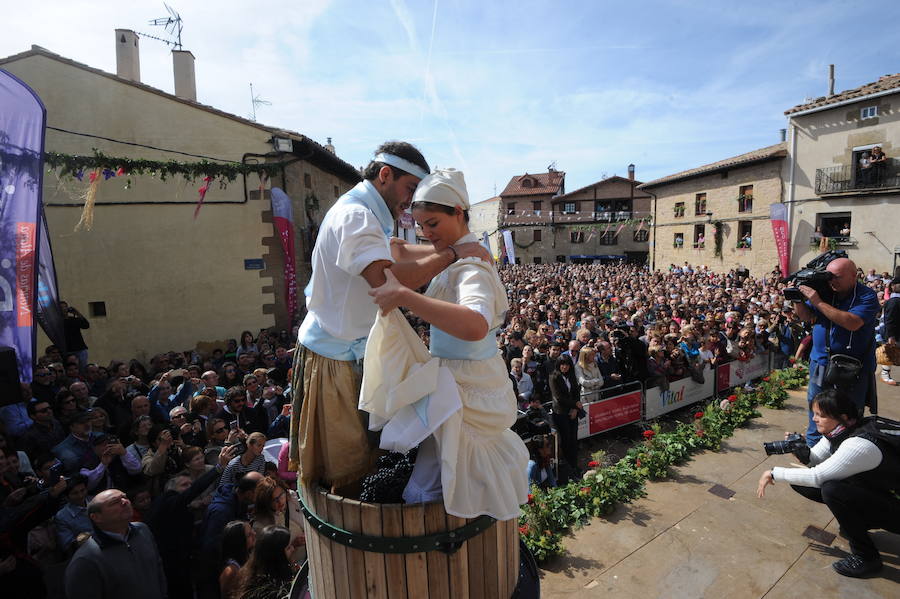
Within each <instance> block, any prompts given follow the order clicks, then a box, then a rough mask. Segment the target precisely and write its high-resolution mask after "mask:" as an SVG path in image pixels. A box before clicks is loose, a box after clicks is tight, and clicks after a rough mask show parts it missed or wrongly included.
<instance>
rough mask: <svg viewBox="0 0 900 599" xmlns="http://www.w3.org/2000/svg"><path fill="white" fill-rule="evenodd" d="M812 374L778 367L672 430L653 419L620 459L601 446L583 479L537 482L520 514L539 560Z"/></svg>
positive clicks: (802, 369)
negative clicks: (608, 461) (610, 459)
mask: <svg viewBox="0 0 900 599" xmlns="http://www.w3.org/2000/svg"><path fill="white" fill-rule="evenodd" d="M808 377H809V370H808V369H807V368H806V367H805V366H802V365H796V366H795V367H794V368H787V369H784V370H776V371H773V372H771V373H769V375H768V376H766V377H764V378H763V380H762V381H760V382H759V384H758V385H757V387H756V389H755V390H754V391H744V390H742V389H739V390H737V391H736V392H735V393H734V394H733V395H729V396H728V397H727V398H725V399H722V400H720V401H718V400H714V401H712V402H710V403H709V404H708V405H707V406H706V407H705V408H704V409H702V410H700V411H697V412H695V413H694V418H693V419H692V420H691V421H690V422H684V423H681V424H679V425H678V426H676V427H675V430H673V431H671V432H661V431H660V427H659V424H654V425H653V426H652V427H651V428H650V429H648V430H646V431H644V433H643V438H644V440H643V441H642V442H640V443H638V444H637V445H635V446H634V447H632V448H631V449H630V450H628V453H626V454H625V457H623V458H622V459H620V460H619V461H618V462H616V463H615V464H612V465H607V466H601V464H603V462H604V457H605V456H604V455H603V452H598V453H596V454H594V455H593V456H592V458H593V459H592V460H591V461H590V462H589V463H588V467H589V468H591V470H588V472H586V473H585V474H584V476H583V477H582V479H581V480H578V481H572V482H569V483H568V484H566V485H563V486H560V487H555V488H550V489H546V490H540V489H538V488H536V487H535V488H533V489H532V493H531V494H530V495H529V496H528V503H527V504H526V505H524V506H522V515H521V516H519V533H520V535H521V537H522V539H523V540H524V541H525V544H526V545H528V548H529V549H530V550H531V552H532V553H533V554H534V556H535V558H536V559H537V560H538V561H546V560H547V559H550V558H552V557H555V556H557V555H560V554H562V553H563V552H564V551H565V549H564V548H563V544H562V535H563V533H565V532H566V531H567V530H568V529H570V528H571V527H573V526H575V525H576V524H580V523H585V522H586V521H587V520H588V519H589V518H592V517H599V516H603V515H605V514H609V513H610V512H612V511H613V509H615V507H616V505H617V504H619V503H623V502H624V503H627V502H630V501H632V500H633V499H636V498H638V497H642V496H643V495H645V491H644V486H645V484H646V482H647V481H648V480H650V479H661V478H665V477H667V476H668V475H669V467H670V466H673V465H676V464H681V463H683V462H685V461H687V460H688V459H689V458H690V455H691V454H692V453H694V452H696V451H699V450H702V449H712V450H717V449H719V448H720V447H721V443H722V441H723V440H724V439H726V438H727V437H730V436H731V435H732V434H733V433H734V430H735V429H736V428H737V427H739V426H742V425H743V424H745V423H747V422H748V421H749V420H750V419H752V418H757V417H759V416H760V414H759V412H757V411H756V406H757V405H759V404H762V405H769V406H771V407H775V408H780V407H782V406H783V404H784V399H785V398H787V389H797V388H799V387H800V386H802V385H804V384H805V383H806V381H807V380H808Z"/></svg>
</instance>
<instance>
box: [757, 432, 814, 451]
mask: <svg viewBox="0 0 900 599" xmlns="http://www.w3.org/2000/svg"><path fill="white" fill-rule="evenodd" d="M763 449H765V450H766V455H783V454H786V453H793V452H795V451H801V450H803V449H806V439H804V438H803V435H801V434H799V433H791V434H789V435H787V436H786V437H785V438H784V441H772V442H771V443H763Z"/></svg>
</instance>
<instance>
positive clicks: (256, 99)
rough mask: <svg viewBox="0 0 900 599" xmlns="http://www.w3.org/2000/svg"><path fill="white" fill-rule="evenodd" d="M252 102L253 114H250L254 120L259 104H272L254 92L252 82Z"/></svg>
mask: <svg viewBox="0 0 900 599" xmlns="http://www.w3.org/2000/svg"><path fill="white" fill-rule="evenodd" d="M250 104H251V106H253V114H252V115H251V116H250V118H251V119H252V120H254V121H255V120H256V107H257V106H271V105H272V103H271V102H269V101H268V100H263V99H262V98H260V97H259V96H258V95H255V94H254V93H253V84H252V83H251V84H250Z"/></svg>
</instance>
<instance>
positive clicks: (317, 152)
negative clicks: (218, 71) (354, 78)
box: [0, 45, 362, 181]
mask: <svg viewBox="0 0 900 599" xmlns="http://www.w3.org/2000/svg"><path fill="white" fill-rule="evenodd" d="M30 56H45V57H47V58H50V59H52V60H56V61H58V62H61V63H63V64H67V65H69V66H73V67H76V68H78V69H82V70H85V71H88V72H91V73H94V74H96V75H100V76H102V77H107V78H109V79H113V80H115V81H118V82H120V83H124V84H126V85H131V86H134V87H137V88H140V89H142V90H144V91H147V92H150V93H152V94H156V95H159V96H163V97H165V98H168V99H169V100H172V101H173V102H180V103H182V104H187V105H188V106H193V107H194V108H197V109H199V110H203V111H206V112H210V113H212V114H215V115H218V116H221V117H223V118H226V119H230V120H233V121H237V122H239V123H243V124H245V125H249V126H251V127H256V128H257V129H260V130H262V131H266V132H267V133H271V134H273V135H276V134H277V135H281V136H284V137H290V138H292V139H293V140H294V141H298V142H300V143H301V144H302V145H304V146H306V151H312V155H311V156H310V158H309V160H310V162H313V163H314V164H317V166H320V167H323V168H326V169H327V170H330V171H331V172H333V173H334V174H336V175H338V176H340V177H343V178H346V179H349V180H352V181H359V180H360V179H362V177H361V176H360V174H359V171H358V170H357V169H356V168H355V167H354V166H353V165H351V164H350V163H348V162H345V161H344V160H342V159H341V158H338V157H337V155H336V154H333V153H332V152H330V151H328V150H326V149H325V146H323V145H322V144H320V143H319V142H317V141H315V140H313V139H311V138H309V137H306V136H305V135H303V134H302V133H297V132H296V131H289V130H287V129H282V128H280V127H269V126H267V125H262V124H260V123H257V122H256V121H251V120H250V119H246V118H244V117H241V116H238V115H236V114H231V113H230V112H225V111H224V110H219V109H218V108H213V107H212V106H208V105H206V104H201V103H199V102H196V101H194V100H187V99H185V98H179V97H178V96H176V95H174V94H170V93H168V92H164V91H163V90H161V89H157V88H155V87H152V86H150V85H147V84H146V83H141V82H140V81H132V80H131V79H126V78H124V77H119V76H118V75H115V74H113V73H107V72H106V71H103V70H101V69H97V68H94V67H92V66H89V65H86V64H84V63H82V62H78V61H77V60H72V59H71V58H66V57H65V56H61V55H59V54H56V53H55V52H51V51H49V50H47V49H46V48H42V47H41V46H37V45H32V46H31V49H30V50H26V51H24V52H20V53H18V54H13V55H12V56H7V57H5V58H0V66H2V65H4V64H6V63H10V62H15V61H17V60H21V59H23V58H28V57H30ZM295 149H296V147H295ZM329 167H330V168H329Z"/></svg>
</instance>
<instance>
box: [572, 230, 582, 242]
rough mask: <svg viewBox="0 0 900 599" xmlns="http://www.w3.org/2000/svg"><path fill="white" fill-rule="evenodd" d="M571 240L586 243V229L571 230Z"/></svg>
mask: <svg viewBox="0 0 900 599" xmlns="http://www.w3.org/2000/svg"><path fill="white" fill-rule="evenodd" d="M569 241H571V242H572V243H584V231H569Z"/></svg>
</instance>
